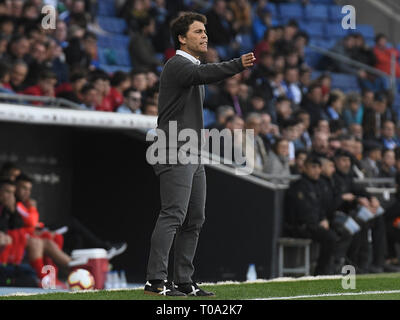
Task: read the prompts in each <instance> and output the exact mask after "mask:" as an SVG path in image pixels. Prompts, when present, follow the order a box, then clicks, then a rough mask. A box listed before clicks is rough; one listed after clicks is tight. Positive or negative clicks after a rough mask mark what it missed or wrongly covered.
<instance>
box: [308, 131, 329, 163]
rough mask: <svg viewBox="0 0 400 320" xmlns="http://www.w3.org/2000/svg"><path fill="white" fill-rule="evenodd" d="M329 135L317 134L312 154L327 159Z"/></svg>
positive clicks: (314, 138)
mask: <svg viewBox="0 0 400 320" xmlns="http://www.w3.org/2000/svg"><path fill="white" fill-rule="evenodd" d="M328 138H329V135H328V134H327V133H326V132H322V131H319V132H316V133H314V135H313V138H312V146H311V154H312V155H314V156H316V157H319V158H327V157H328V151H329V140H328Z"/></svg>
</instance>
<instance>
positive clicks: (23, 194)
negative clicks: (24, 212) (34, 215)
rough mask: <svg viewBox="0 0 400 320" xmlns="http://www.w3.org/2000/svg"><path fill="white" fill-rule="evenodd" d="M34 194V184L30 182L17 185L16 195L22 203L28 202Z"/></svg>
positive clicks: (20, 182) (21, 182)
mask: <svg viewBox="0 0 400 320" xmlns="http://www.w3.org/2000/svg"><path fill="white" fill-rule="evenodd" d="M31 193H32V183H30V182H29V181H19V182H18V183H17V190H16V195H17V198H18V199H19V200H21V201H22V202H25V201H28V200H29V199H30V197H31Z"/></svg>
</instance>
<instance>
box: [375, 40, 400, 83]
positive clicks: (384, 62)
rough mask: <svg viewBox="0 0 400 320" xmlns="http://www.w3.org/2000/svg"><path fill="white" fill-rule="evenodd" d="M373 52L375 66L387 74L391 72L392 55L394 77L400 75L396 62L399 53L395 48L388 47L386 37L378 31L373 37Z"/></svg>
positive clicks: (399, 68) (398, 65) (399, 66)
mask: <svg viewBox="0 0 400 320" xmlns="http://www.w3.org/2000/svg"><path fill="white" fill-rule="evenodd" d="M374 54H375V57H376V65H375V68H377V69H379V70H381V71H383V72H385V73H387V74H388V75H391V74H392V72H391V70H392V68H391V65H392V56H393V57H394V59H395V67H396V70H395V71H396V73H395V74H396V78H399V77H400V64H399V62H398V60H399V57H400V53H399V51H398V50H397V49H395V48H389V47H388V45H387V37H386V36H385V35H384V34H382V33H379V34H378V35H377V36H376V37H375V48H374Z"/></svg>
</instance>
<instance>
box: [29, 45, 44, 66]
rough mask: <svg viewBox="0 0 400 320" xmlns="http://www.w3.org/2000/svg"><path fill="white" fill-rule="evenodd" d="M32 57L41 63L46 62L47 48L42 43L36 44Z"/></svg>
mask: <svg viewBox="0 0 400 320" xmlns="http://www.w3.org/2000/svg"><path fill="white" fill-rule="evenodd" d="M31 55H32V57H33V58H34V59H35V60H36V61H37V62H39V63H42V62H43V61H44V60H46V47H45V46H44V45H42V44H40V43H36V44H35V45H34V46H33V48H32V54H31Z"/></svg>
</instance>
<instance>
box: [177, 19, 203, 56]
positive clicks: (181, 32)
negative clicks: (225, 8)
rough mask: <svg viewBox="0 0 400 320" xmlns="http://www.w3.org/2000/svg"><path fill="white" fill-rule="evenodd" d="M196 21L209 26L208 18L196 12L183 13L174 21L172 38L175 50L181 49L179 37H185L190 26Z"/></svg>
mask: <svg viewBox="0 0 400 320" xmlns="http://www.w3.org/2000/svg"><path fill="white" fill-rule="evenodd" d="M195 21H200V22H202V23H203V24H207V18H206V16H205V15H202V14H200V13H196V12H183V13H181V14H180V15H179V16H178V17H177V18H175V19H174V20H172V22H171V36H172V39H173V40H174V44H175V50H178V49H180V47H181V44H180V42H179V36H185V35H186V33H187V32H188V31H189V27H190V25H191V24H192V23H193V22H195Z"/></svg>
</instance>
